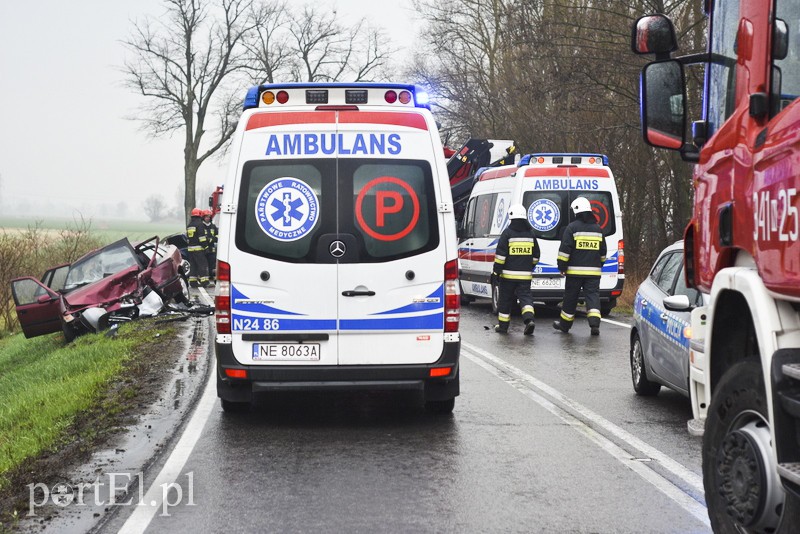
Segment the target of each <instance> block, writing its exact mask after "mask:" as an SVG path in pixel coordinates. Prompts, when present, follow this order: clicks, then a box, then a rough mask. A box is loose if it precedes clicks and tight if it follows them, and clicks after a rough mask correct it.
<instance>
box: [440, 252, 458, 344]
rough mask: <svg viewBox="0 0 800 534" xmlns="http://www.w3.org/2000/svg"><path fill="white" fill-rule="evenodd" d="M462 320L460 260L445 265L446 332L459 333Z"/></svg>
mask: <svg viewBox="0 0 800 534" xmlns="http://www.w3.org/2000/svg"><path fill="white" fill-rule="evenodd" d="M460 320H461V286H460V285H459V283H458V260H451V261H448V262H447V263H445V264H444V331H445V332H458V323H459V321H460Z"/></svg>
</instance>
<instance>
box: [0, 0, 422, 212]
mask: <svg viewBox="0 0 800 534" xmlns="http://www.w3.org/2000/svg"><path fill="white" fill-rule="evenodd" d="M315 3H316V4H317V5H325V6H331V5H336V6H337V7H338V11H339V13H340V14H341V15H345V16H346V17H348V19H349V20H348V22H350V21H352V22H354V21H356V20H357V19H358V18H360V17H362V16H363V17H366V18H367V19H368V20H369V21H370V22H372V23H373V24H374V25H375V26H379V27H382V28H383V29H384V30H385V32H386V34H387V35H388V36H389V37H390V38H391V39H392V41H393V45H394V46H397V47H402V48H404V49H406V50H408V49H409V48H410V47H411V46H412V43H413V39H414V31H415V28H418V27H419V23H418V21H417V20H416V15H415V12H414V11H413V7H412V6H411V2H408V1H406V2H398V1H396V0H336V1H334V0H317V2H315ZM290 4H291V5H296V6H300V5H301V4H300V3H299V2H294V1H293V2H290ZM297 8H298V9H300V8H299V7H297ZM162 12H163V5H162V4H161V2H160V1H159V0H136V1H119V0H71V1H68V2H66V1H64V0H38V1H35V2H33V1H21V0H0V210H1V211H2V214H9V213H14V212H18V211H20V210H21V209H23V210H24V212H25V213H30V215H31V217H33V216H37V217H40V216H41V215H42V214H43V212H45V213H44V214H47V213H46V212H50V213H55V212H61V213H72V214H73V215H74V214H77V213H80V214H83V215H84V216H85V217H93V218H101V217H103V216H105V215H108V214H109V210H108V207H110V206H115V205H116V204H117V203H118V202H119V201H120V200H124V201H126V203H127V204H128V206H129V208H130V211H129V213H128V216H134V215H139V216H140V217H141V218H144V215H143V213H142V210H141V205H142V202H143V201H144V199H145V198H146V197H148V196H150V195H151V194H153V193H154V192H157V193H161V194H163V196H164V200H165V201H166V202H167V203H168V204H170V205H172V204H175V203H176V202H177V198H178V189H179V186H180V183H181V181H182V180H183V151H182V142H181V139H180V135H179V134H176V135H175V136H174V137H173V138H172V139H163V140H162V139H159V140H153V139H150V138H148V137H147V135H146V134H145V133H144V132H142V131H141V130H140V129H139V126H140V125H139V123H137V122H135V121H132V120H128V119H126V118H125V117H129V116H131V115H133V114H135V113H136V110H137V106H138V105H139V104H140V103H141V102H142V100H141V98H140V97H137V96H136V95H135V94H133V93H131V91H129V90H128V89H125V88H124V87H122V84H121V81H122V75H121V73H120V71H119V67H120V66H121V65H122V63H123V59H124V57H125V53H126V52H125V50H124V48H123V47H122V45H121V44H120V41H121V40H123V39H125V38H126V37H128V36H129V34H130V31H131V24H130V21H131V20H134V19H139V18H140V17H142V16H143V15H145V14H156V15H158V14H160V13H162ZM409 52H410V50H409ZM393 81H401V80H393ZM246 89H247V88H242V95H244V93H245V91H246ZM226 165H227V160H224V159H223V160H222V161H216V160H207V161H206V162H205V163H204V164H203V167H201V169H200V175H199V177H198V183H199V184H208V185H209V187H210V185H211V184H214V183H218V182H219V183H221V179H222V177H223V174H224V168H226ZM209 192H210V191H209ZM205 195H206V193H203V192H201V194H199V195H198V199H202V198H203V197H204V196H205ZM103 205H106V208H105V209H101V207H102V206H103ZM112 213H113V212H112Z"/></svg>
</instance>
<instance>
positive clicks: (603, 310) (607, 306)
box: [600, 299, 617, 317]
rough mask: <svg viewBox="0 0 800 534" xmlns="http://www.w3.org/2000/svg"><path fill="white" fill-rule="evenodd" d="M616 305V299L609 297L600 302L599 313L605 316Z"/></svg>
mask: <svg viewBox="0 0 800 534" xmlns="http://www.w3.org/2000/svg"><path fill="white" fill-rule="evenodd" d="M616 307H617V299H610V300H608V301H606V302H601V303H600V315H602V316H603V317H606V316H607V315H608V314H610V313H611V310H613V309H614V308H616Z"/></svg>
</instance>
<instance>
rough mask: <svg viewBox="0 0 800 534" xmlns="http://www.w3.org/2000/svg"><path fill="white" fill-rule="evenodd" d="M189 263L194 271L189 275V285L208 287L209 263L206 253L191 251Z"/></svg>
mask: <svg viewBox="0 0 800 534" xmlns="http://www.w3.org/2000/svg"><path fill="white" fill-rule="evenodd" d="M189 263H190V264H191V269H192V270H191V272H190V273H189V285H191V286H193V287H197V285H198V284H199V285H207V284H208V261H207V260H206V253H205V251H204V250H198V251H189Z"/></svg>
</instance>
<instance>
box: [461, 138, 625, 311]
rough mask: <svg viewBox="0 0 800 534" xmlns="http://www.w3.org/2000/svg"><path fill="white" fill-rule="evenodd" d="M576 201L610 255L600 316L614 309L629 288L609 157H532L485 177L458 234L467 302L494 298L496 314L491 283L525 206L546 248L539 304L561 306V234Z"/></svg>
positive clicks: (536, 282)
mask: <svg viewBox="0 0 800 534" xmlns="http://www.w3.org/2000/svg"><path fill="white" fill-rule="evenodd" d="M578 197H584V198H586V199H588V200H589V202H590V203H591V206H592V211H593V212H594V214H595V216H596V217H597V220H598V224H599V225H600V228H601V229H602V232H603V236H604V238H605V240H606V248H607V250H608V254H607V259H606V262H605V264H604V265H603V268H602V274H601V276H600V311H601V313H602V314H603V315H608V313H609V312H610V311H611V310H612V309H613V308H614V306H616V304H617V297H619V295H621V294H622V288H623V285H624V282H625V251H624V250H625V249H624V240H623V236H622V210H621V208H620V203H619V195H618V193H617V186H616V183H615V181H614V175H613V173H612V172H611V169H610V167H609V166H608V158H607V157H606V156H604V155H602V154H573V153H559V154H528V155H526V156H524V157H522V158H521V159H520V161H519V162H518V163H516V164H514V165H506V166H503V167H494V168H488V169H486V170H484V171H483V172H482V173H480V174H479V176H478V177H477V182H476V183H475V186H474V187H473V189H472V193H471V194H470V199H469V202H468V203H467V208H466V211H465V216H464V219H463V220H462V221H461V225H460V228H459V245H458V253H459V260H460V265H461V272H460V277H461V287H462V291H463V297H464V299H465V300H469V299H476V298H481V297H482V298H489V299H491V302H492V308H493V311H494V312H497V297H498V288H497V286H496V285H493V284H492V283H491V274H492V266H493V263H494V253H495V249H496V248H497V242H498V241H499V238H500V234H501V232H502V231H503V229H504V228H505V227H506V226H507V225H508V209H509V208H510V206H512V205H514V204H522V205H523V206H524V207H525V209H527V210H528V213H527V215H528V222H529V223H530V224H531V226H532V227H533V230H534V232H535V233H536V237H537V241H538V242H539V247H540V249H541V255H540V258H539V263H538V264H537V265H536V267H535V268H534V271H533V279H532V280H531V291H532V292H533V297H534V300H535V301H537V302H542V303H545V304H556V303H558V302H560V301H561V300H562V299H563V298H564V277H562V276H561V274H560V273H559V271H558V261H557V259H556V258H557V256H558V249H559V247H560V245H561V236H562V234H563V231H564V229H565V228H566V227H567V225H568V224H569V223H570V222H572V220H573V217H574V215H573V214H572V210H571V209H570V208H569V206H570V204H572V201H573V200H575V199H576V198H578Z"/></svg>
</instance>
